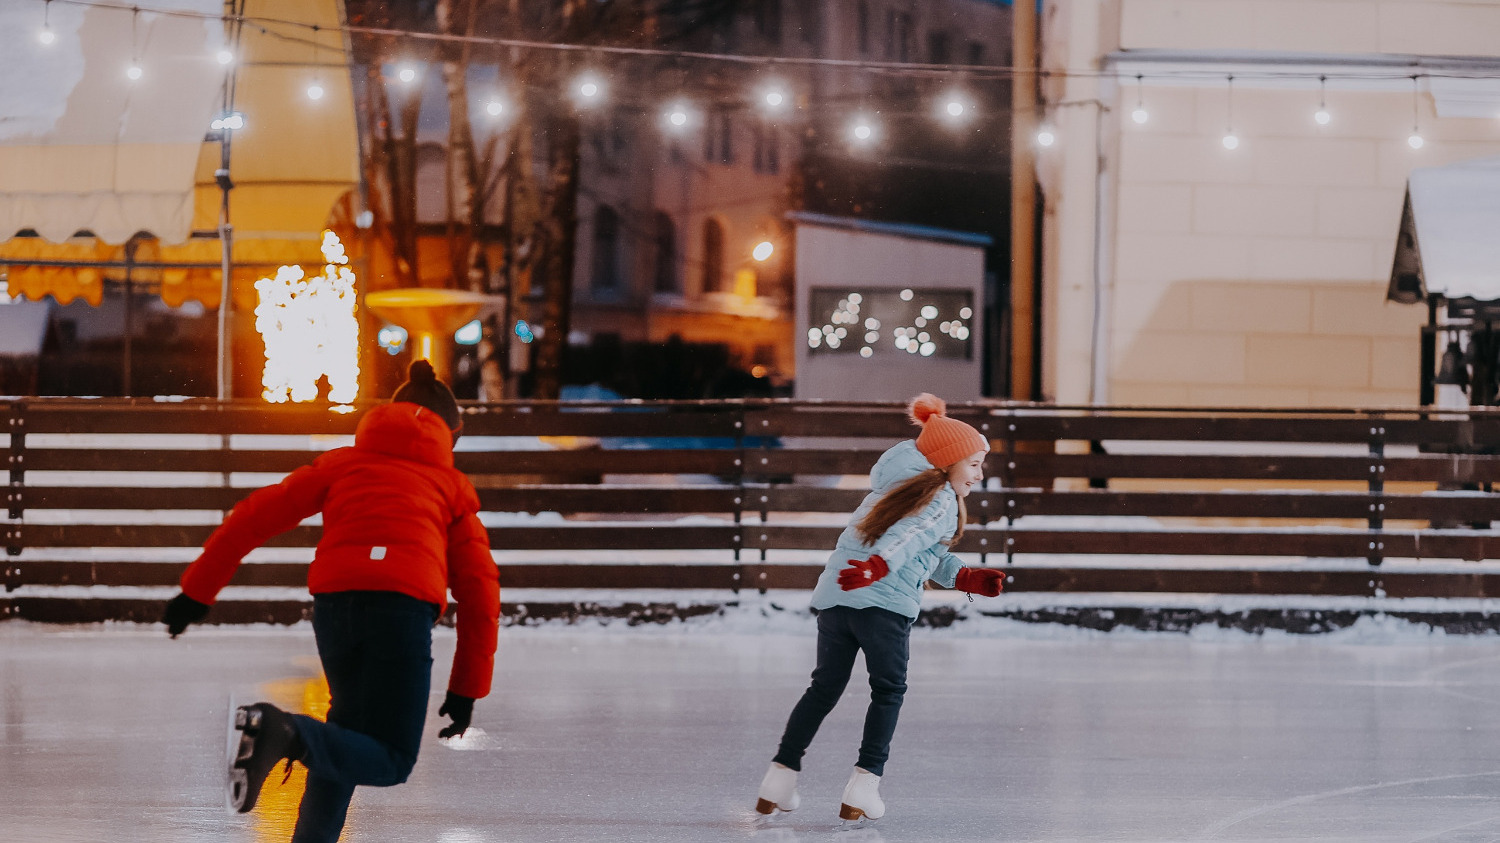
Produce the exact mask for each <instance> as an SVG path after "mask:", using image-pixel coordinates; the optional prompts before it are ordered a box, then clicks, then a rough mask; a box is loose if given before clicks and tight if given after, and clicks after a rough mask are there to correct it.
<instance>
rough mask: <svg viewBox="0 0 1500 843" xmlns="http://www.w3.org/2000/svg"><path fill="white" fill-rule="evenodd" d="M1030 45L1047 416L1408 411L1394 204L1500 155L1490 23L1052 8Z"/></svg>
mask: <svg viewBox="0 0 1500 843" xmlns="http://www.w3.org/2000/svg"><path fill="white" fill-rule="evenodd" d="M1042 33H1043V42H1044V43H1043V62H1044V70H1046V71H1047V72H1048V75H1047V76H1046V78H1045V79H1044V83H1043V92H1044V99H1045V109H1046V116H1047V118H1048V119H1049V120H1050V122H1051V124H1052V125H1053V126H1054V127H1055V128H1056V135H1057V138H1058V143H1057V145H1056V146H1054V147H1052V148H1050V149H1047V150H1043V151H1042V152H1041V155H1040V157H1039V162H1038V173H1037V175H1038V178H1039V181H1040V183H1041V185H1042V188H1043V195H1044V197H1045V202H1046V208H1045V222H1044V245H1043V250H1044V254H1043V267H1044V270H1043V272H1044V306H1043V336H1044V361H1045V362H1044V390H1045V393H1046V396H1047V397H1048V398H1050V399H1052V400H1056V401H1058V402H1061V403H1068V404H1074V403H1077V404H1084V403H1098V404H1114V405H1153V406H1171V405H1177V406H1252V407H1265V406H1277V407H1355V406H1358V407H1374V406H1390V405H1402V406H1411V405H1414V404H1416V403H1417V401H1418V390H1419V372H1420V369H1419V363H1420V360H1419V356H1420V353H1421V350H1420V347H1419V345H1420V344H1419V339H1418V338H1419V333H1420V326H1421V325H1422V323H1423V322H1425V321H1426V318H1427V314H1426V311H1425V308H1423V307H1420V306H1409V305H1401V304H1396V303H1392V302H1387V300H1386V287H1387V282H1388V279H1389V278H1390V275H1391V267H1392V258H1393V255H1394V253H1395V246H1396V237H1397V232H1398V227H1399V225H1400V221H1401V210H1402V199H1403V195H1404V191H1405V187H1406V180H1407V176H1408V174H1409V173H1410V172H1411V171H1412V170H1413V169H1415V168H1418V167H1430V166H1437V165H1443V164H1448V163H1453V162H1458V161H1465V160H1469V159H1475V158H1482V157H1487V156H1493V155H1496V154H1497V153H1500V120H1497V117H1500V5H1496V4H1492V3H1466V2H1445V1H1444V0H1420V1H1419V0H1413V1H1412V2H1381V3H1367V2H1345V0H1307V2H1302V3H1295V4H1288V3H1265V2H1256V0H1112V1H1111V2H1074V0H1056V2H1048V3H1046V4H1045V5H1044V7H1043V15H1042ZM1231 147H1232V148H1231Z"/></svg>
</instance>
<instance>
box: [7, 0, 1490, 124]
mask: <svg viewBox="0 0 1500 843" xmlns="http://www.w3.org/2000/svg"><path fill="white" fill-rule="evenodd" d="M70 2H75V3H77V4H78V5H81V6H87V7H97V8H110V9H123V8H125V7H123V6H120V5H116V4H115V3H111V2H100V1H99V0H70ZM51 4H52V0H44V3H43V14H42V25H41V27H40V29H38V30H37V32H36V38H37V40H38V41H39V42H40V43H41V44H43V45H51V44H54V43H56V41H57V33H56V32H55V31H54V30H53V29H52V26H51ZM128 8H129V9H130V11H131V54H132V58H131V63H130V64H129V65H128V66H127V68H126V76H127V77H128V78H129V79H130V80H131V81H133V82H134V81H139V80H141V79H142V78H143V77H144V75H145V71H144V67H143V65H142V64H141V60H140V46H141V41H140V32H139V28H140V24H139V17H140V12H141V9H140V7H139V6H131V7H128ZM153 13H154V14H163V15H170V16H178V17H190V18H195V19H200V20H204V21H210V20H218V21H221V22H223V23H226V24H228V23H230V22H231V21H232V20H234V19H233V18H231V17H227V16H224V15H214V14H210V13H206V12H196V11H192V10H181V9H174V10H165V11H162V10H155V11H153ZM256 20H257V21H259V22H260V24H263V25H262V26H261V31H262V33H263V34H264V33H266V32H267V29H266V26H268V25H281V26H287V27H304V28H307V29H310V30H311V31H312V33H313V44H312V47H313V65H314V78H313V81H312V83H311V84H310V85H309V86H308V87H307V88H306V89H305V92H306V95H307V96H308V98H309V99H312V100H315V101H316V100H320V99H322V98H323V97H325V96H326V95H327V90H326V89H325V88H324V87H323V85H322V84H321V78H320V77H321V70H320V67H321V63H320V56H319V48H320V46H321V44H320V41H319V40H318V34H319V32H320V30H321V27H320V26H318V25H315V24H309V23H303V22H299V21H292V20H279V19H272V18H257V19H256ZM339 31H340V32H343V33H349V34H369V35H372V36H382V35H383V36H394V37H398V38H407V39H411V40H425V41H438V42H447V41H451V40H454V37H453V36H448V35H444V34H440V33H424V32H405V31H398V30H389V29H382V28H378V27H364V26H353V25H347V24H345V25H341V26H340V27H339ZM279 37H287V36H284V35H283V36H279ZM463 40H464V41H465V42H472V43H485V44H493V45H497V46H507V47H512V48H518V49H534V50H578V49H580V48H579V46H578V45H572V44H558V43H547V42H530V41H521V40H516V39H504V38H473V37H469V36H465V37H464V38H463ZM587 49H588V51H589V52H590V53H594V54H597V53H605V54H609V55H619V56H668V57H673V58H677V59H682V58H696V59H705V60H719V61H725V62H740V63H744V64H750V63H754V64H759V65H767V64H770V65H772V66H773V67H774V64H775V63H791V64H794V65H799V66H808V67H818V66H822V67H852V68H861V69H867V70H868V69H870V68H881V69H884V70H887V71H888V72H892V73H897V74H908V73H909V74H913V75H927V76H930V75H933V74H945V75H950V76H959V75H971V74H977V75H980V76H983V77H986V78H991V77H995V78H1008V77H1011V76H1014V74H1015V73H1016V69H1015V68H1010V67H1003V66H993V67H984V68H974V67H966V68H961V69H960V68H954V67H951V66H946V65H937V64H932V65H926V64H920V63H910V62H869V61H853V60H843V59H822V58H811V57H804V58H787V57H778V58H774V59H773V58H768V57H757V56H743V55H731V54H717V53H698V52H691V51H681V50H667V49H652V48H635V47H618V46H616V47H607V46H593V47H589V48H587ZM340 53H341V54H342V51H341V50H340ZM215 58H216V59H217V61H218V62H219V63H220V64H222V65H229V64H233V63H234V62H235V61H236V59H237V56H236V54H235V52H234V51H233V50H232V49H230V48H228V47H224V48H220V49H218V50H217V51H216V53H215ZM1062 75H1065V76H1067V75H1076V76H1088V75H1098V72H1097V71H1095V72H1090V71H1080V72H1074V71H1062ZM1252 75H1254V74H1252ZM1302 75H1303V76H1304V78H1306V77H1309V76H1311V75H1312V74H1302ZM1433 75H1437V76H1443V75H1444V74H1442V73H1440V72H1439V73H1436V74H1434V73H1423V74H1414V75H1412V76H1411V77H1410V78H1411V80H1412V94H1413V120H1412V131H1411V134H1410V135H1409V136H1408V137H1407V144H1408V145H1409V146H1410V147H1411V148H1412V149H1421V148H1423V147H1424V146H1425V143H1426V141H1425V139H1424V138H1423V136H1422V133H1421V104H1420V103H1421V94H1420V80H1421V77H1422V76H1429V77H1430V76H1433ZM420 76H421V70H420V65H419V64H416V63H413V62H406V63H403V64H401V65H400V66H399V69H398V71H397V78H398V79H399V80H400V81H401V82H403V83H405V84H407V85H411V84H413V83H415V82H417V81H418V79H419V78H420ZM1463 78H1473V77H1472V75H1471V74H1463ZM1496 78H1500V76H1497V77H1496ZM1135 79H1136V103H1135V108H1134V109H1133V110H1132V111H1131V120H1132V121H1133V122H1134V123H1135V124H1137V125H1144V124H1146V123H1148V122H1149V121H1150V113H1149V112H1148V110H1147V108H1146V106H1145V101H1144V74H1139V73H1138V74H1136V75H1135ZM1317 80H1318V108H1317V109H1316V110H1315V111H1314V112H1313V120H1314V121H1315V122H1316V123H1317V124H1318V125H1319V126H1327V125H1329V124H1330V123H1331V122H1332V115H1331V113H1330V112H1329V110H1328V107H1327V80H1328V76H1327V74H1318V75H1317ZM1226 83H1227V93H1226V127H1225V134H1224V135H1223V137H1222V138H1221V143H1222V145H1223V146H1224V148H1225V149H1226V150H1235V149H1237V148H1238V147H1239V145H1240V139H1239V136H1238V135H1237V133H1236V132H1235V130H1234V119H1233V95H1234V76H1233V75H1229V76H1227V77H1226ZM572 95H573V97H574V99H575V100H576V101H577V102H578V104H579V105H581V106H589V105H593V104H596V103H598V102H601V101H603V100H604V98H605V95H606V90H605V85H604V82H603V81H602V79H601V78H600V77H599V76H597V75H593V74H587V75H585V76H582V77H580V78H579V79H578V80H576V82H575V85H574V89H573V91H572ZM752 101H753V102H754V103H755V104H756V105H757V106H758V107H759V108H760V109H761V110H763V111H764V112H766V113H768V114H771V113H778V112H782V111H784V110H785V109H787V108H789V107H790V106H791V105H792V97H791V96H790V94H789V93H788V92H787V90H786V88H785V86H784V85H783V84H782V83H781V81H780V80H772V81H768V82H767V83H765V84H763V85H761V86H760V87H759V88H758V89H757V91H756V94H755V96H754V98H753V100H752ZM484 107H485V110H486V111H487V112H488V114H489V115H490V116H492V117H500V116H501V115H502V114H504V113H505V112H506V110H507V106H506V105H505V104H504V103H503V102H502V101H501V100H500V99H498V98H496V99H492V100H490V101H489V102H488V103H486V104H485V106H484ZM234 116H235V118H237V119H238V120H239V125H238V126H231V125H230V124H228V123H224V121H225V120H228V119H229V118H228V117H227V116H226V117H222V118H220V119H219V120H215V121H214V125H215V127H216V128H219V127H220V124H221V123H223V128H239V126H242V125H243V121H244V118H243V116H241V115H234ZM935 116H936V117H937V118H938V119H940V120H942V121H944V122H949V123H958V122H961V121H967V120H971V119H973V118H974V117H975V116H976V115H975V110H974V106H973V102H972V100H971V99H969V98H968V97H967V96H966V95H964V94H963V93H962V92H957V93H950V94H948V95H945V96H943V97H940V98H939V99H938V101H937V108H936V114H935ZM664 117H665V120H664V122H665V126H666V128H668V129H671V130H674V131H680V130H682V129H684V128H686V127H688V126H689V125H690V124H692V122H693V117H694V112H693V110H692V109H690V108H688V107H686V104H685V103H675V104H673V105H671V106H668V108H667V111H666V112H665V113H664ZM849 132H850V136H851V138H852V139H853V140H854V141H855V142H856V143H858V144H860V145H865V144H869V143H872V142H875V141H876V140H877V139H878V137H879V134H880V130H879V128H878V126H877V125H876V123H875V121H874V119H873V118H872V117H870V116H869V109H868V108H865V109H861V113H860V114H859V115H857V116H856V117H855V118H854V121H853V122H852V123H851V124H850V128H849ZM1034 140H1035V142H1036V143H1037V144H1038V145H1040V146H1043V147H1048V146H1053V145H1055V144H1056V143H1057V142H1058V140H1059V137H1058V135H1057V133H1056V131H1055V129H1053V128H1052V127H1051V126H1049V125H1045V124H1044V125H1042V126H1041V127H1040V128H1039V129H1038V132H1037V134H1036V135H1035V137H1034Z"/></svg>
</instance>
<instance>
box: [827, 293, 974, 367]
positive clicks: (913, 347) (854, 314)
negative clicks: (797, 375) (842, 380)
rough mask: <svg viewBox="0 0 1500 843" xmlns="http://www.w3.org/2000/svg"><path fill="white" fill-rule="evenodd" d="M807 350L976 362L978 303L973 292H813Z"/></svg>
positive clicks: (868, 356)
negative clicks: (975, 313)
mask: <svg viewBox="0 0 1500 843" xmlns="http://www.w3.org/2000/svg"><path fill="white" fill-rule="evenodd" d="M809 295H810V299H809V314H810V316H809V318H810V319H811V320H812V321H811V323H810V324H808V325H807V326H806V336H807V347H808V349H809V350H810V353H812V354H815V355H825V354H841V355H852V356H858V357H863V358H867V359H871V358H873V359H881V358H883V359H886V360H890V359H892V358H894V357H897V356H902V357H908V358H923V357H937V358H942V359H950V360H953V359H956V360H971V359H973V357H974V342H973V324H974V301H973V294H972V293H971V292H970V291H969V290H958V289H941V290H934V289H924V288H917V287H910V288H906V289H897V288H878V289H864V290H859V289H850V288H847V287H814V288H812V289H811V290H810V291H809Z"/></svg>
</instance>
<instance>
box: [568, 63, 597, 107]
mask: <svg viewBox="0 0 1500 843" xmlns="http://www.w3.org/2000/svg"><path fill="white" fill-rule="evenodd" d="M573 100H574V102H576V103H577V104H578V105H579V106H581V107H585V108H587V107H590V106H594V105H598V104H599V103H601V102H603V101H604V80H603V79H602V78H601V77H600V76H599V74H597V73H595V72H593V71H590V70H586V71H584V72H583V73H580V74H579V75H578V76H577V77H576V78H575V79H574V80H573Z"/></svg>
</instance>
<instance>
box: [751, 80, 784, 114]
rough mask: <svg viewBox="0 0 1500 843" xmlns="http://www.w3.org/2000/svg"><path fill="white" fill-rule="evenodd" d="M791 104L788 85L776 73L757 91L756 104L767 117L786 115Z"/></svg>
mask: <svg viewBox="0 0 1500 843" xmlns="http://www.w3.org/2000/svg"><path fill="white" fill-rule="evenodd" d="M791 103H792V96H791V93H790V91H789V90H788V89H787V86H786V83H785V82H784V81H782V80H781V79H780V78H779V77H777V76H776V75H775V74H774V72H773V73H771V74H770V75H769V76H768V77H767V78H766V80H765V81H764V82H762V83H761V85H760V86H759V87H758V88H757V89H756V96H755V104H756V106H758V107H759V108H760V110H761V111H762V112H763V113H765V114H767V115H779V114H784V113H785V112H786V110H787V109H788V108H789V107H790V106H791Z"/></svg>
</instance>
